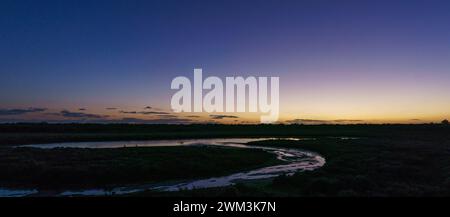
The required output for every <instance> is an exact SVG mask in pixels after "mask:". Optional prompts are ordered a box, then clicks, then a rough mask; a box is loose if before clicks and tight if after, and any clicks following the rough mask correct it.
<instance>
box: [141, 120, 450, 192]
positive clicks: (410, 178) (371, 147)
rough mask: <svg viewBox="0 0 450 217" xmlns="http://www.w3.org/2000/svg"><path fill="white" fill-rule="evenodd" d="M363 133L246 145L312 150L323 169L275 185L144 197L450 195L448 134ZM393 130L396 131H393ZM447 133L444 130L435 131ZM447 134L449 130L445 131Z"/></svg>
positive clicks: (275, 181)
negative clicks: (322, 159)
mask: <svg viewBox="0 0 450 217" xmlns="http://www.w3.org/2000/svg"><path fill="white" fill-rule="evenodd" d="M410 128H411V129H410V130H407V131H406V132H408V133H405V132H401V131H400V132H398V131H397V132H390V133H389V135H388V136H381V135H378V134H374V135H370V133H364V134H363V136H364V137H359V138H358V139H350V140H342V139H339V138H332V137H324V136H322V137H319V138H317V139H316V140H302V141H288V140H267V141H259V142H252V143H250V145H258V146H271V147H274V146H275V147H286V148H297V149H304V150H310V151H314V152H317V153H320V154H321V155H322V156H324V157H325V158H326V161H327V162H326V164H325V166H324V167H322V168H320V169H318V170H315V171H307V172H302V173H297V174H295V175H294V176H290V177H287V176H281V177H278V178H275V179H273V180H268V181H260V182H251V183H241V184H238V185H236V186H231V187H224V188H214V189H199V190H195V191H181V192H169V193H162V192H145V193H141V194H139V195H145V196H213V197H214V196H333V197H335V196H362V197H373V196H381V197H385V196H400V197H401V196H414V197H420V196H450V134H449V133H447V132H445V133H443V132H444V131H439V130H436V131H434V129H433V128H428V129H427V128H421V127H418V128H414V126H410ZM394 129H395V127H394ZM439 129H441V130H442V129H445V128H439ZM447 129H448V128H447Z"/></svg>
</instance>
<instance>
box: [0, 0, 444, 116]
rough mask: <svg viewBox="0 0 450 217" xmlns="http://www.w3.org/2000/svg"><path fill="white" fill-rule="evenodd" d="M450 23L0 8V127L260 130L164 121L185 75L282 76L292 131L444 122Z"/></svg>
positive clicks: (392, 5) (335, 14)
mask: <svg viewBox="0 0 450 217" xmlns="http://www.w3.org/2000/svg"><path fill="white" fill-rule="evenodd" d="M449 11H450V3H449V2H448V1H429V0H423V1H413V0H408V1H395V0H389V1H383V0H376V1H375V0H374V1H368V0H367V1H361V0H360V1H344V0H343V1H337V0H330V1H325V0H309V1H301V0H298V1H271V0H261V1H256V0H246V1H237V0H236V1H235V0H231V1H230V0H229V1H219V0H214V1H197V0H192V1H183V0H180V1H168V0H164V1H162V0H161V1H133V0H131V1H130V0H123V1H114V0H108V1H107V0H105V1H102V0H95V1H83V0H67V1H57V0H55V1H46V0H40V1H35V0H29V1H24V0H2V1H1V2H0V122H16V121H57V122H63V121H68V122H72V121H80V122H133V123H191V122H224V123H252V122H255V121H259V115H256V114H247V113H233V114H229V113H221V114H220V113H219V114H204V113H203V114H202V113H200V114H199V113H189V114H174V113H172V112H171V111H170V98H171V96H172V94H173V93H174V92H175V91H172V90H170V83H171V81H172V79H173V78H174V77H176V76H180V75H182V76H188V77H191V78H192V76H193V69H194V68H203V74H204V77H206V76H218V77H221V78H224V77H225V76H238V75H239V76H279V77H280V111H281V115H280V120H281V121H283V122H287V123H297V122H298V123H365V122H370V123H382V122H383V123H384V122H389V123H394V122H395V123H397V122H399V123H422V122H430V121H440V120H442V119H444V118H450V97H449V93H450V85H449V84H450V13H449ZM150 107H151V108H150Z"/></svg>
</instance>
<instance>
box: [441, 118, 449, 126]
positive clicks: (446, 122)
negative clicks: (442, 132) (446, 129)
mask: <svg viewBox="0 0 450 217" xmlns="http://www.w3.org/2000/svg"><path fill="white" fill-rule="evenodd" d="M441 124H443V125H448V124H449V122H448V120H447V119H445V120H443V121H442V122H441Z"/></svg>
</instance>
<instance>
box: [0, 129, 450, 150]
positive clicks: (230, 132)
mask: <svg viewBox="0 0 450 217" xmlns="http://www.w3.org/2000/svg"><path fill="white" fill-rule="evenodd" d="M449 133H450V127H448V126H443V125H440V124H435V125H431V124H423V125H213V124H212V125H201V124H198V125H133V124H0V145H17V144H32V143H51V142H74V141H113V140H148V139H181V138H217V137H233V138H236V137H330V136H338V137H341V136H347V137H372V138H380V137H396V138H406V137H407V138H410V139H413V138H419V139H420V138H423V137H429V138H434V137H436V136H444V137H445V136H446V135H448V134H449Z"/></svg>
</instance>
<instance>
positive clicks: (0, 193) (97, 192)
mask: <svg viewBox="0 0 450 217" xmlns="http://www.w3.org/2000/svg"><path fill="white" fill-rule="evenodd" d="M270 139H279V138H252V139H248V138H228V139H183V140H149V141H113V142H77V143H68V142H67V143H54V144H36V145H22V146H16V148H20V147H35V148H45V149H51V148H68V147H70V148H123V147H166V146H194V145H214V146H225V147H235V148H250V149H261V150H264V151H266V152H269V153H273V154H274V155H275V156H276V158H277V159H279V160H280V161H283V162H284V163H283V164H280V165H275V166H267V167H262V168H258V169H254V170H250V171H246V172H239V173H234V174H231V175H226V176H221V177H211V178H206V179H197V180H189V181H178V182H171V183H159V184H158V183H156V184H155V183H154V184H147V185H146V184H144V185H130V186H122V187H116V188H112V189H108V190H106V189H101V188H98V189H86V190H79V191H71V190H67V191H63V192H58V193H52V194H51V195H47V194H46V195H47V196H104V195H119V194H129V193H135V192H141V191H145V190H156V191H179V190H191V189H200V188H212V187H223V186H229V185H234V184H236V183H237V182H240V181H246V180H256V179H267V178H273V177H277V176H280V175H283V174H284V175H293V174H294V173H296V172H301V171H306V170H314V169H317V168H320V167H322V166H323V165H324V164H325V159H324V158H323V157H322V156H320V155H318V154H317V153H314V152H309V151H304V150H299V149H291V148H276V147H263V146H249V145H246V144H245V143H248V142H253V141H262V140H270ZM281 139H283V140H302V139H301V138H281ZM273 142H274V143H275V142H276V140H274V141H273ZM29 195H36V196H39V195H40V192H39V191H38V190H36V189H28V190H24V189H20V190H14V189H5V188H0V197H8V196H15V197H20V196H29Z"/></svg>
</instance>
